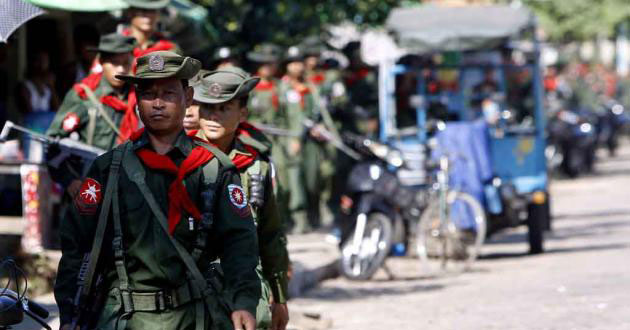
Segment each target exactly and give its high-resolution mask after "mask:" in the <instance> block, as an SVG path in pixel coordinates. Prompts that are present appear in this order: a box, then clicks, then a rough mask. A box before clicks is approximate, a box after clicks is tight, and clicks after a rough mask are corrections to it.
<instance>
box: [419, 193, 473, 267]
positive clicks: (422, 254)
mask: <svg viewBox="0 0 630 330" xmlns="http://www.w3.org/2000/svg"><path fill="white" fill-rule="evenodd" d="M446 205H447V206H446V210H444V212H441V210H440V203H439V202H438V201H437V200H434V201H433V202H432V203H430V204H429V206H428V207H427V208H426V210H425V211H424V213H423V214H422V216H421V217H420V222H419V223H418V230H417V233H416V235H417V237H416V240H417V241H416V252H417V254H418V257H419V258H420V262H421V267H422V272H423V273H425V274H427V275H435V274H439V273H457V272H461V271H464V270H467V269H469V268H470V266H471V265H472V263H473V262H474V261H475V259H477V256H478V255H479V253H480V250H481V245H482V244H483V241H484V239H485V237H486V216H485V213H484V210H483V208H482V207H481V205H480V204H479V202H477V200H476V199H475V198H474V197H472V196H471V195H468V194H466V193H462V192H458V191H449V193H448V196H447V203H446ZM440 214H444V215H445V219H441V216H440Z"/></svg>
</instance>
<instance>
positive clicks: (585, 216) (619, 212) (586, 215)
mask: <svg viewBox="0 0 630 330" xmlns="http://www.w3.org/2000/svg"><path fill="white" fill-rule="evenodd" d="M623 215H627V216H630V209H612V210H606V211H593V212H581V213H576V214H575V213H574V214H554V216H553V220H554V221H555V220H566V219H568V220H593V219H592V218H599V217H615V216H623Z"/></svg>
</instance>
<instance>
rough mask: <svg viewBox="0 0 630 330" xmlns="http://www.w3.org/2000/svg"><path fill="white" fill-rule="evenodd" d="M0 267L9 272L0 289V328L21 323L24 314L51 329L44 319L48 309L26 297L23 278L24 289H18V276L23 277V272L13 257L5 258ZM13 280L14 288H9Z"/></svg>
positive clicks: (9, 327) (25, 285)
mask: <svg viewBox="0 0 630 330" xmlns="http://www.w3.org/2000/svg"><path fill="white" fill-rule="evenodd" d="M0 269H7V274H9V280H8V281H9V282H8V283H7V285H6V287H4V288H3V289H0V330H8V329H11V326H13V325H17V324H20V323H22V321H23V320H24V314H26V315H27V316H29V317H30V318H32V319H33V320H34V321H35V322H37V323H39V324H40V325H41V326H42V327H44V328H45V329H48V330H51V328H50V326H48V324H46V322H45V321H44V319H46V318H48V311H47V310H46V309H45V308H44V307H42V306H41V305H39V304H38V303H36V302H34V301H32V300H29V299H28V298H27V297H26V289H27V284H26V283H27V282H26V281H25V280H24V281H23V282H24V283H25V284H24V289H23V291H22V292H19V291H20V285H19V282H18V281H19V280H20V279H19V276H18V273H19V274H21V275H22V277H23V278H24V279H25V278H26V277H25V275H24V272H23V271H22V270H21V269H20V267H18V266H17V265H16V264H15V261H13V259H10V258H9V259H6V260H3V261H2V262H0ZM12 281H13V282H15V283H16V284H15V286H16V290H17V291H18V292H15V291H12V290H10V289H9V285H10V284H11V282H12Z"/></svg>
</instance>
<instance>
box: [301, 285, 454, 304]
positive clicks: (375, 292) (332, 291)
mask: <svg viewBox="0 0 630 330" xmlns="http://www.w3.org/2000/svg"><path fill="white" fill-rule="evenodd" d="M391 283H396V282H395V281H394V282H391ZM400 284H401V285H400V286H395V287H369V288H367V287H361V288H348V287H344V285H339V286H334V287H333V286H330V285H328V286H324V287H320V288H319V289H317V290H316V291H312V292H309V293H308V294H306V297H305V298H312V299H326V300H333V301H343V300H354V299H365V298H368V297H378V296H383V295H387V296H395V295H407V294H411V293H416V292H430V291H436V290H442V289H444V285H441V284H415V285H409V283H408V282H406V281H403V282H401V283H400Z"/></svg>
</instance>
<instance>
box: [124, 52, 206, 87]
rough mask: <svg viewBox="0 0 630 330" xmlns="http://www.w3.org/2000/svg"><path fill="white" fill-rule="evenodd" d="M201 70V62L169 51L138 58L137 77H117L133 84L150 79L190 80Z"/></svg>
mask: <svg viewBox="0 0 630 330" xmlns="http://www.w3.org/2000/svg"><path fill="white" fill-rule="evenodd" d="M200 69H201V62H199V61H198V60H196V59H194V58H192V57H184V56H180V55H178V54H176V53H173V52H169V51H159V52H153V53H149V54H147V55H144V56H142V57H140V58H138V62H137V68H136V74H135V75H116V78H118V79H120V80H124V81H129V82H132V83H139V82H141V81H143V80H149V79H164V78H177V79H182V80H188V79H191V78H193V77H194V76H195V75H196V74H197V72H199V70H200Z"/></svg>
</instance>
